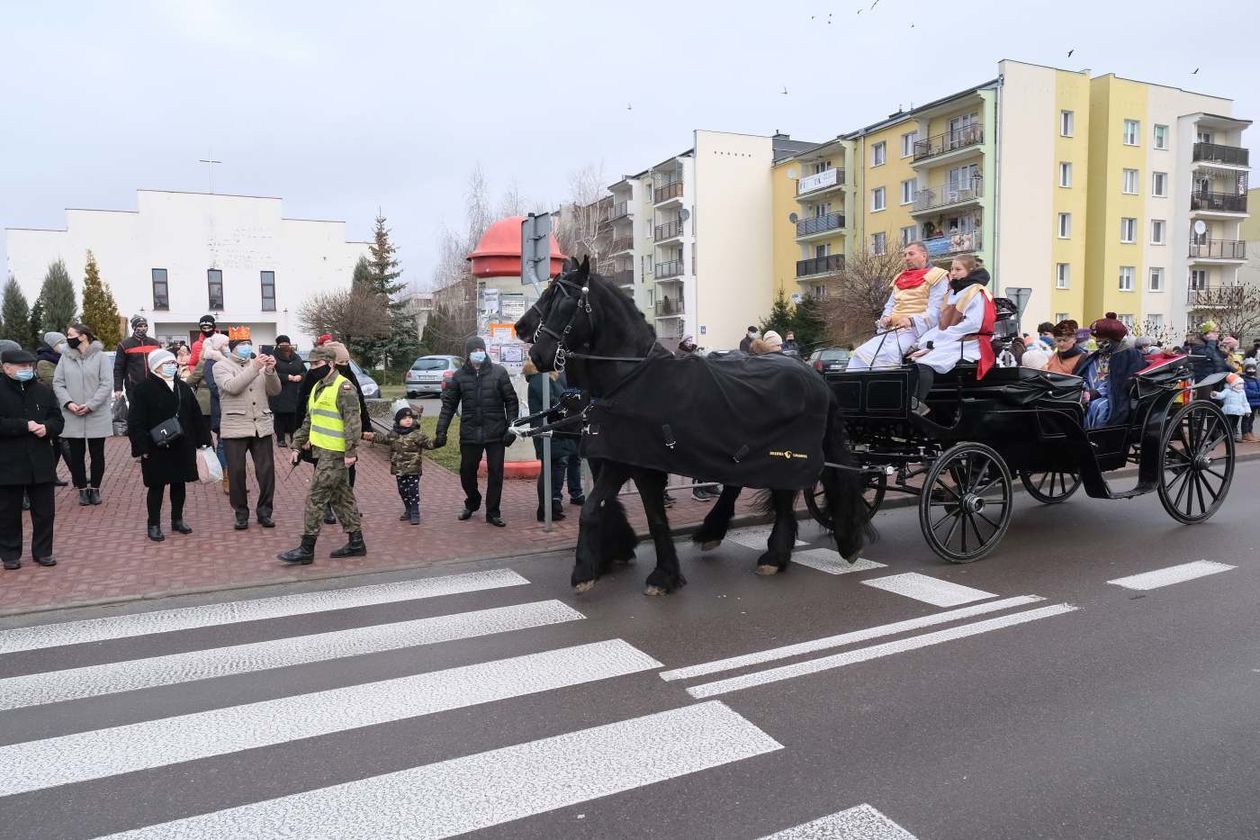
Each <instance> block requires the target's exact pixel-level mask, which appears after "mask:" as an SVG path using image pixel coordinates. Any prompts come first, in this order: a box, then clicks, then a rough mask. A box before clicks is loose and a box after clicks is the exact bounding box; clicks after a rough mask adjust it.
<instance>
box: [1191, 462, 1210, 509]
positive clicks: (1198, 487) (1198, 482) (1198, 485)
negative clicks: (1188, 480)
mask: <svg viewBox="0 0 1260 840" xmlns="http://www.w3.org/2000/svg"><path fill="white" fill-rule="evenodd" d="M1192 480H1193V481H1194V492H1195V494H1196V495H1197V496H1198V499H1199V513H1203V512H1204V511H1205V510H1207V505H1206V504H1204V502H1203V480H1202V479H1200V478H1199V473H1198V471H1197V470H1196V471H1195V473H1194V476H1193V478H1192Z"/></svg>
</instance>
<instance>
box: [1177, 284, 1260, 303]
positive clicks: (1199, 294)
mask: <svg viewBox="0 0 1260 840" xmlns="http://www.w3.org/2000/svg"><path fill="white" fill-rule="evenodd" d="M1245 292H1246V287H1245V286H1207V287H1206V288H1200V289H1196V288H1193V287H1191V288H1189V289H1187V290H1186V307H1187V308H1189V309H1218V308H1223V307H1238V306H1241V305H1242V303H1243V295H1244V293H1245Z"/></svg>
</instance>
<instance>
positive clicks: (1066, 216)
mask: <svg viewBox="0 0 1260 840" xmlns="http://www.w3.org/2000/svg"><path fill="white" fill-rule="evenodd" d="M1071 237H1072V214H1071V213H1060V214H1059V238H1060V239H1070V238H1071Z"/></svg>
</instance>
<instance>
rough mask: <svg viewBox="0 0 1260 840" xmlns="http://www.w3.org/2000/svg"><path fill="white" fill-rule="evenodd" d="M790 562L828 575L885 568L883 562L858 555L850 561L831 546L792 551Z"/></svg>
mask: <svg viewBox="0 0 1260 840" xmlns="http://www.w3.org/2000/svg"><path fill="white" fill-rule="evenodd" d="M792 562H793V563H800V564H801V565H802V566H809V567H810V568H811V569H817V570H818V571H820V572H826V573H827V574H829V575H847V574H849V573H850V572H869V571H871V570H872V569H883V568H886V567H885V566H884V564H883V563H876V562H875V561H874V560H867V559H866V558H864V557H859V558H858V559H857V560H855V561H853V562H852V563H850V562H849V561H847V560H845V559H844V558H842V557H841V556H840V552H838V551H836V550H835V549H833V548H811V549H807V550H805V551H793V552H792Z"/></svg>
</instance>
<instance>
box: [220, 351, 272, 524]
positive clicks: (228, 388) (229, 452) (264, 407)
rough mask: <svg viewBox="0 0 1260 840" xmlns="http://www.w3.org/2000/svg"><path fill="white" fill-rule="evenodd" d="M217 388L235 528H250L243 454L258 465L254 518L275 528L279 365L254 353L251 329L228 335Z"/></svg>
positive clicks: (255, 470)
mask: <svg viewBox="0 0 1260 840" xmlns="http://www.w3.org/2000/svg"><path fill="white" fill-rule="evenodd" d="M214 383H215V385H216V386H217V387H218V389H219V412H220V414H219V437H220V438H221V439H222V441H223V453H224V455H225V456H226V458H227V474H228V496H229V498H230V499H231V502H232V509H233V510H234V511H235V512H236V523H235V525H234V526H233V527H235V528H236V530H238V531H244V530H245V529H246V528H248V527H249V496H248V493H247V490H246V486H245V485H246V482H245V478H246V475H245V455H246V454H247V453H248V454H249V456H250V458H252V459H253V461H254V475H255V477H256V478H257V479H258V501H257V504H256V506H255V509H254V511H255V515H256V516H257V518H258V524H259V525H261V526H262V527H264V528H274V527H276V525H275V522H273V521H272V519H271V512H272V501H273V499H274V496H275V491H276V458H275V442H274V439H273V435H274V434H275V426H274V424H273V420H272V414H271V405H270V402H269V400H270V398H271V397H274V396H276V395H277V394H279V393H280V389H281V385H280V377H278V376H277V375H276V360H275V358H274V357H272V356H262V355H258V354H256V353H255V352H254V343H253V341H252V340H251V338H250V330H249V327H232V328H230V329H229V330H228V352H227V354H226V356H225V357H224V359H223V361H221V362H216V363H215V365H214Z"/></svg>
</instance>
